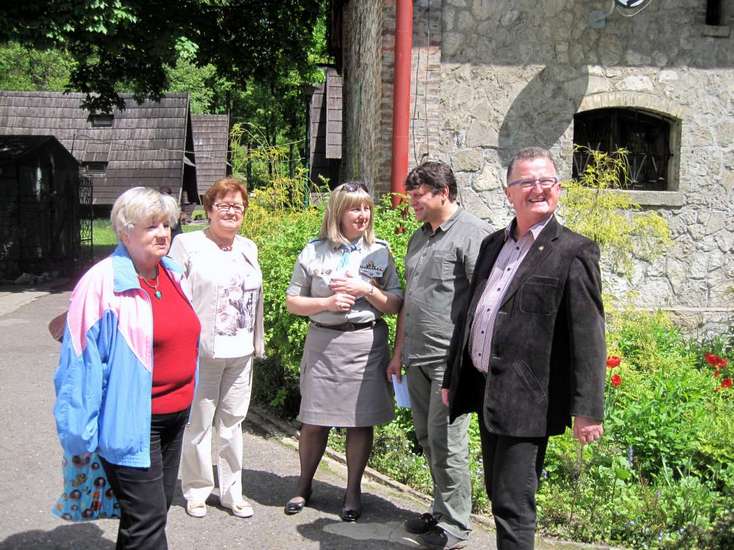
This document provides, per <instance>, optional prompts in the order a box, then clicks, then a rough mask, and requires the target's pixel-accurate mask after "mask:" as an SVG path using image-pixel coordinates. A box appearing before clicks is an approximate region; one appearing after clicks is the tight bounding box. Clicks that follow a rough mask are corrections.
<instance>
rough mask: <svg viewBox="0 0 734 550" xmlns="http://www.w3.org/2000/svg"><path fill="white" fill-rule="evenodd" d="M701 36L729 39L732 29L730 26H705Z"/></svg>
mask: <svg viewBox="0 0 734 550" xmlns="http://www.w3.org/2000/svg"><path fill="white" fill-rule="evenodd" d="M701 34H702V35H703V36H713V37H714V38H729V35H730V34H731V27H729V25H704V26H703V31H702V32H701Z"/></svg>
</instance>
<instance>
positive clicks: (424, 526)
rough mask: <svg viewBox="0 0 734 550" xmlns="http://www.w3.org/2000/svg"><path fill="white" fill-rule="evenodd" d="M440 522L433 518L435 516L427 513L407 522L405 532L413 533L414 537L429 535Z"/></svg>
mask: <svg viewBox="0 0 734 550" xmlns="http://www.w3.org/2000/svg"><path fill="white" fill-rule="evenodd" d="M437 523H438V522H437V521H436V518H434V517H433V514H429V513H427V512H426V513H425V514H421V515H420V516H416V517H414V518H410V519H409V520H407V521H406V522H405V524H404V525H405V530H406V531H407V532H408V533H412V534H414V535H422V534H423V533H428V531H430V530H431V529H433V528H434V527H435V526H436V524H437Z"/></svg>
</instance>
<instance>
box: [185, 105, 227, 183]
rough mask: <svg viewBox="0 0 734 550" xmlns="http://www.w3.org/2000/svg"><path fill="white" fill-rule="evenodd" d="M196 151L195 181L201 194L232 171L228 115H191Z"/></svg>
mask: <svg viewBox="0 0 734 550" xmlns="http://www.w3.org/2000/svg"><path fill="white" fill-rule="evenodd" d="M191 130H192V135H193V140H194V151H196V183H197V187H198V192H199V195H203V194H204V193H206V192H207V190H208V189H209V188H210V187H211V186H212V184H213V183H214V182H215V181H217V180H218V179H220V178H223V177H225V176H227V175H229V174H231V173H232V170H231V168H230V165H229V115H191Z"/></svg>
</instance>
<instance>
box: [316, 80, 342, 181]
mask: <svg viewBox="0 0 734 550" xmlns="http://www.w3.org/2000/svg"><path fill="white" fill-rule="evenodd" d="M325 72H326V79H325V80H324V82H323V83H322V84H321V85H319V86H317V87H316V88H314V90H313V93H312V94H311V98H310V100H309V106H308V138H307V143H308V166H309V178H310V179H311V181H314V182H316V183H320V181H319V180H320V177H323V178H326V179H328V180H329V185H330V186H331V187H332V188H333V187H335V186H336V185H337V184H338V183H339V166H340V161H341V158H342V111H343V109H342V86H343V79H342V77H341V76H340V75H339V73H337V70H336V69H335V68H334V67H327V68H326V70H325Z"/></svg>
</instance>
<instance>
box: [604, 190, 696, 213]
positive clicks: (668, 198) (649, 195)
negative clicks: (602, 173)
mask: <svg viewBox="0 0 734 550" xmlns="http://www.w3.org/2000/svg"><path fill="white" fill-rule="evenodd" d="M617 192H619V193H624V194H625V195H627V196H628V197H629V198H630V200H632V201H634V202H636V203H637V204H639V205H640V206H668V207H672V208H676V207H680V206H683V205H685V203H686V199H685V195H684V194H683V193H681V192H680V191H636V190H631V189H630V190H620V191H617Z"/></svg>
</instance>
